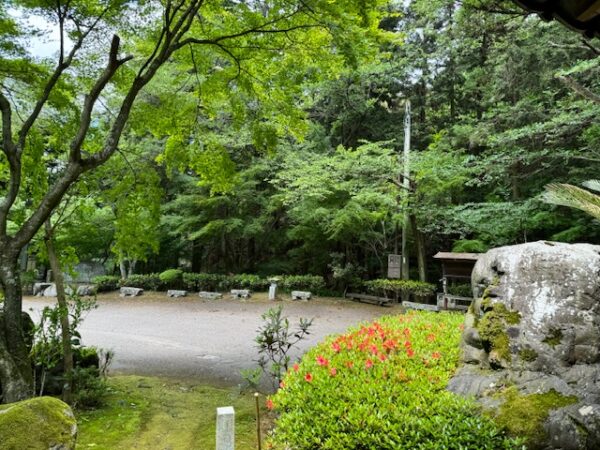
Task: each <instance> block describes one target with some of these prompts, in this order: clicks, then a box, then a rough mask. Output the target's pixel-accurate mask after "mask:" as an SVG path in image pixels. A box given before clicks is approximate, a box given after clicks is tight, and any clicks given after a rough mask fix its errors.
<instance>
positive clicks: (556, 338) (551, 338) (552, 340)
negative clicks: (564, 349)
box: [542, 328, 563, 348]
mask: <svg viewBox="0 0 600 450" xmlns="http://www.w3.org/2000/svg"><path fill="white" fill-rule="evenodd" d="M562 338H563V334H562V331H561V330H560V329H558V328H552V329H551V330H550V332H549V333H548V335H547V336H546V337H545V338H544V340H543V341H542V342H543V343H545V344H548V345H549V346H550V347H552V348H554V347H556V346H557V345H559V344H560V343H561V341H562Z"/></svg>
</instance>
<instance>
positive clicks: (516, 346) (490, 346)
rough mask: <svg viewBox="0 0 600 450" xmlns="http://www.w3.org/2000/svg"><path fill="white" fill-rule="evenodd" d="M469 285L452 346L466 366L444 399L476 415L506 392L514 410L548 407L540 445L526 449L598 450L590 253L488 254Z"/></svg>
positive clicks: (596, 289)
mask: <svg viewBox="0 0 600 450" xmlns="http://www.w3.org/2000/svg"><path fill="white" fill-rule="evenodd" d="M472 285H473V293H474V297H475V300H474V301H473V304H472V305H471V307H470V308H469V311H468V312H467V315H466V318H465V330H464V332H463V338H462V342H461V347H462V361H463V363H464V364H466V365H465V367H463V368H462V369H460V370H459V371H458V372H457V375H456V376H455V378H454V379H453V380H452V381H451V382H450V384H449V389H450V390H452V391H454V392H456V393H460V394H463V395H465V394H466V395H474V396H475V397H476V398H477V399H479V400H480V402H481V403H483V404H484V405H485V404H486V403H489V399H490V398H496V399H497V398H500V397H501V396H499V395H498V394H499V393H501V391H502V389H503V388H504V387H506V386H513V387H514V388H515V389H517V391H518V394H519V395H521V396H522V398H523V399H524V400H523V402H522V403H526V402H527V401H531V402H544V401H546V399H552V401H547V402H546V407H547V408H548V410H547V414H546V415H545V416H544V417H543V420H544V424H543V429H544V431H545V434H544V442H537V443H532V447H536V446H541V447H544V448H554V449H559V448H582V449H592V448H593V449H596V448H599V447H598V442H600V406H598V405H600V246H594V245H589V244H564V243H557V242H533V243H529V244H522V245H515V246H509V247H501V248H496V249H493V250H490V251H489V252H487V253H486V254H485V255H483V256H482V257H480V258H479V260H478V261H477V264H476V265H475V268H474V269H473V273H472ZM497 380H501V382H498V381H497ZM490 385H491V387H492V388H493V387H494V386H497V388H496V389H490ZM544 395H547V397H542V396H544ZM535 396H539V397H535ZM554 400H556V402H555V405H554V404H553V403H552V402H553V401H554ZM581 411H582V412H583V413H580V412H581ZM517 414H518V412H517ZM541 426H542V425H540V427H541ZM566 436H568V437H566ZM567 441H568V442H569V445H568V446H566V445H567V444H566V443H565V442H567Z"/></svg>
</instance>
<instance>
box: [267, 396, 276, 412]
mask: <svg viewBox="0 0 600 450" xmlns="http://www.w3.org/2000/svg"><path fill="white" fill-rule="evenodd" d="M273 408H275V403H273V400H271V399H270V398H268V399H267V409H273Z"/></svg>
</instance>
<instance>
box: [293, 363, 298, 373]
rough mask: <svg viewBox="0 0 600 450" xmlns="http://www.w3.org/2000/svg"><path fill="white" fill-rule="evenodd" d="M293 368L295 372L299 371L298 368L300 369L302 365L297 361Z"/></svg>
mask: <svg viewBox="0 0 600 450" xmlns="http://www.w3.org/2000/svg"><path fill="white" fill-rule="evenodd" d="M292 368H293V369H294V372H298V369H300V366H299V365H298V363H295V364H294V365H293V366H292Z"/></svg>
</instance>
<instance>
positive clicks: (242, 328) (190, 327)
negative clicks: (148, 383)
mask: <svg viewBox="0 0 600 450" xmlns="http://www.w3.org/2000/svg"><path fill="white" fill-rule="evenodd" d="M196 295H197V294H196ZM196 295H194V294H191V295H190V296H189V297H186V298H180V299H168V298H167V297H166V294H165V293H164V292H160V293H159V292H149V293H146V294H144V295H143V296H141V297H136V298H126V299H124V298H120V297H119V296H118V293H110V294H101V295H99V296H98V308H97V309H95V310H93V311H91V312H89V313H88V314H87V317H86V318H85V320H84V322H83V324H82V325H81V328H80V331H81V334H82V339H83V343H84V345H88V346H89V345H93V346H97V347H100V348H105V349H111V350H113V351H114V352H115V358H114V361H113V364H112V366H111V373H121V374H139V375H156V376H167V377H176V378H198V379H202V380H205V381H207V382H211V383H214V384H220V385H224V386H232V385H236V384H238V383H240V382H241V381H242V378H241V376H240V370H241V369H247V368H253V367H256V362H255V360H256V359H257V350H256V346H255V343H254V337H255V336H256V330H257V329H258V327H259V326H260V325H261V318H260V316H261V314H263V313H264V312H265V311H267V310H268V309H269V308H271V307H273V306H275V305H278V304H282V305H283V308H284V309H283V311H284V316H287V317H289V319H290V323H291V324H292V326H293V327H294V328H295V326H296V324H297V323H298V319H299V318H300V317H305V318H314V322H313V326H312V327H311V334H310V335H309V336H308V338H307V339H306V340H304V341H302V343H301V345H300V347H299V349H300V352H303V351H305V350H306V349H308V348H309V347H311V346H313V345H314V344H316V343H317V342H319V341H320V340H321V339H323V337H325V336H327V335H329V334H333V333H339V332H342V331H344V330H345V329H346V328H348V327H349V326H350V325H354V324H357V323H359V322H361V321H365V320H370V319H374V318H376V317H378V316H381V315H385V314H397V313H399V312H401V308H400V307H399V306H392V307H380V306H375V305H366V304H361V303H355V302H352V301H349V300H344V299H333V298H316V299H313V300H311V301H308V302H301V301H295V302H293V301H290V300H285V297H286V296H285V295H284V296H283V297H284V300H282V301H279V302H270V301H268V300H267V298H266V294H261V293H258V294H254V295H253V296H252V298H251V299H249V300H246V301H240V300H232V299H229V298H227V296H225V298H223V299H221V300H215V301H209V300H202V299H200V298H198V297H197V296H196ZM54 301H55V300H54V299H52V298H40V297H25V299H24V302H23V309H24V310H30V309H33V313H32V315H33V318H34V320H37V318H38V317H39V310H41V309H42V308H43V307H44V306H45V305H49V304H53V303H54ZM297 355H298V354H295V355H294V356H297Z"/></svg>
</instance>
